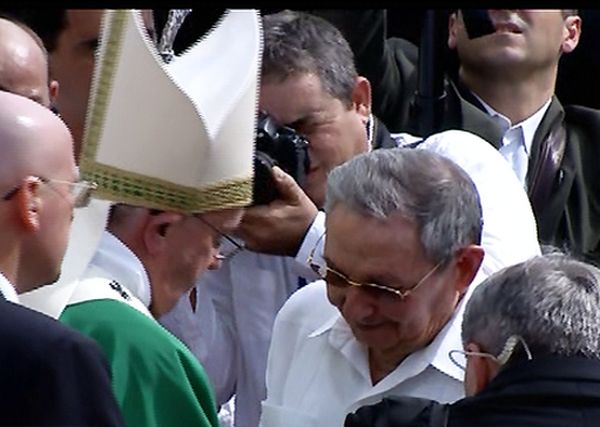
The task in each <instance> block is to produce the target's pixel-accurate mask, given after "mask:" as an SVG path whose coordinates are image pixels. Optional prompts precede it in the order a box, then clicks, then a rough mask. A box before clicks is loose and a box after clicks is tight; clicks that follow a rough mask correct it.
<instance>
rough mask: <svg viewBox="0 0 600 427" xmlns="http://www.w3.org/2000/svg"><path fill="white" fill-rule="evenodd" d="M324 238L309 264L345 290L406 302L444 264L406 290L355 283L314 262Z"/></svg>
mask: <svg viewBox="0 0 600 427" xmlns="http://www.w3.org/2000/svg"><path fill="white" fill-rule="evenodd" d="M323 236H325V234H322V235H321V237H319V239H318V240H317V243H316V244H315V246H314V247H313V248H312V250H311V251H310V254H309V256H308V260H307V263H308V265H309V266H310V268H311V269H312V270H313V271H314V272H315V273H317V274H318V275H319V276H320V277H321V278H322V279H323V280H325V282H327V284H329V285H331V286H333V287H335V288H342V289H343V288H348V287H350V286H355V287H359V288H363V289H371V290H376V291H378V292H379V293H382V294H383V295H390V296H394V297H396V298H400V299H401V300H404V299H406V298H408V297H409V296H410V295H411V294H412V293H413V292H415V291H416V290H417V289H418V288H419V287H420V286H421V285H422V284H423V283H425V282H426V281H427V279H429V278H430V277H431V276H432V275H433V274H434V273H435V272H436V271H437V269H438V268H439V267H440V266H441V265H442V264H443V261H440V262H438V263H437V264H436V265H435V266H434V267H433V268H432V269H431V270H429V272H427V274H425V275H424V276H423V277H422V278H421V280H419V281H418V282H417V283H416V284H414V285H413V286H411V287H409V288H406V289H397V288H393V287H391V286H386V285H380V284H378V283H360V282H355V281H353V280H350V279H349V278H348V277H347V276H346V275H345V274H343V273H340V272H339V271H337V270H334V269H333V268H331V267H328V266H327V265H319V264H317V263H315V262H314V254H315V251H316V249H317V246H318V245H319V242H320V241H321V239H323Z"/></svg>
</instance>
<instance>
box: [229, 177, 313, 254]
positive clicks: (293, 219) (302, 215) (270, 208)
mask: <svg viewBox="0 0 600 427" xmlns="http://www.w3.org/2000/svg"><path fill="white" fill-rule="evenodd" d="M272 172H273V180H274V182H275V185H276V186H277V190H278V192H279V194H280V197H279V198H278V199H276V200H274V201H272V202H271V203H269V204H268V205H260V206H253V207H250V208H246V210H245V212H244V216H243V217H242V222H241V224H240V226H239V227H238V229H237V230H236V234H237V235H238V236H239V237H241V238H242V239H243V240H244V242H245V244H246V248H248V249H250V250H253V251H256V252H262V253H268V254H272V255H287V256H295V255H296V254H297V253H298V250H299V249H300V246H301V245H302V240H303V239H304V235H305V234H306V231H307V230H308V228H309V227H310V225H311V224H312V222H313V221H314V219H315V217H316V216H317V212H318V209H317V207H316V206H315V204H314V203H313V202H312V200H310V198H309V197H308V196H307V195H306V194H305V193H304V191H302V189H301V188H300V186H299V185H298V184H297V183H296V181H294V179H293V178H292V177H291V176H290V175H288V174H287V173H285V172H284V171H283V170H282V169H280V168H279V167H277V166H274V167H273V169H272Z"/></svg>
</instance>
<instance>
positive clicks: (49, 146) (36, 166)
mask: <svg viewBox="0 0 600 427" xmlns="http://www.w3.org/2000/svg"><path fill="white" fill-rule="evenodd" d="M0 152H1V153H2V156H0V233H1V234H2V239H0V254H1V255H0V295H1V297H0V342H2V350H0V396H2V398H1V399H0V425H10V426H15V425H36V426H42V425H43V426H46V425H48V426H50V425H52V426H58V425H60V426H92V425H93V426H121V425H123V421H122V418H121V414H120V412H119V410H118V407H117V404H116V402H115V399H114V397H113V393H112V389H111V382H110V372H109V370H108V366H107V364H106V361H105V359H104V356H103V355H102V353H101V352H100V351H99V349H98V347H97V345H96V344H95V343H94V342H92V341H91V340H89V339H87V338H85V337H83V336H82V335H80V334H78V333H76V332H75V331H73V330H72V329H70V328H67V327H65V326H63V325H61V324H60V323H58V322H57V321H55V320H53V319H51V318H49V317H47V316H44V315H42V314H40V313H37V312H35V311H32V310H29V309H27V308H24V307H22V306H20V305H18V304H17V301H18V297H17V295H16V294H18V293H22V292H25V291H28V290H31V289H34V288H36V287H39V286H42V285H45V284H49V283H52V282H54V281H55V280H56V279H57V277H58V276H59V274H60V266H61V260H62V257H63V255H64V252H65V249H66V246H67V240H68V235H69V228H70V224H71V219H72V215H73V207H74V206H82V205H83V204H84V203H85V200H86V198H87V197H88V196H89V192H90V189H91V188H93V186H91V185H90V184H89V183H85V182H79V181H78V179H77V168H76V167H75V162H74V158H73V140H72V139H71V135H70V133H69V131H68V130H67V128H66V126H65V125H64V123H63V122H62V121H61V120H60V119H59V118H58V117H57V116H55V115H54V114H52V112H51V111H50V110H49V109H47V108H44V107H43V106H41V105H39V104H37V103H35V102H34V101H31V100H29V99H26V98H25V97H22V96H19V95H14V94H11V93H8V92H0ZM15 291H16V292H15Z"/></svg>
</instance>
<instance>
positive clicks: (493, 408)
mask: <svg viewBox="0 0 600 427" xmlns="http://www.w3.org/2000/svg"><path fill="white" fill-rule="evenodd" d="M599 420H600V361H598V360H590V359H584V358H579V357H571V358H559V357H556V358H555V357H551V356H550V357H542V358H538V359H535V358H534V359H533V360H531V361H527V362H523V363H520V364H517V365H515V366H512V367H505V368H504V369H502V370H501V371H500V373H499V374H498V375H497V376H496V377H495V378H494V379H493V380H492V381H491V382H490V384H488V386H487V387H486V388H485V389H484V390H483V391H482V392H481V393H479V394H478V395H476V396H473V397H469V398H465V399H461V400H459V401H457V402H455V403H453V404H450V405H441V404H439V403H437V402H433V401H429V400H427V399H415V398H398V399H395V400H392V399H388V400H384V401H382V402H380V403H378V404H375V405H371V406H365V407H363V408H360V409H359V410H358V411H357V412H356V413H355V414H351V415H348V417H347V418H346V423H345V427H367V426H369V427H509V426H510V427H517V426H518V427H567V426H568V427H596V426H598V424H599V423H600V421H599Z"/></svg>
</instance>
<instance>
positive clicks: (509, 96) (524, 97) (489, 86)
mask: <svg viewBox="0 0 600 427" xmlns="http://www.w3.org/2000/svg"><path fill="white" fill-rule="evenodd" d="M460 78H461V81H462V82H463V84H464V85H465V86H466V87H467V88H468V89H469V90H471V91H472V92H473V93H475V94H476V95H477V96H479V97H480V98H481V99H483V100H484V101H485V102H486V103H487V104H488V105H489V106H490V107H492V108H493V109H494V110H496V111H497V112H499V113H501V114H502V115H504V116H506V117H508V118H509V119H510V121H511V123H512V124H516V123H520V122H522V121H523V120H525V119H527V118H529V117H531V116H532V115H533V114H534V113H535V112H536V111H538V110H539V109H540V108H541V107H542V106H543V105H544V103H546V102H547V101H548V99H550V98H551V97H552V95H553V94H554V87H555V84H556V71H555V70H552V71H548V72H546V73H544V74H543V73H535V74H532V75H531V76H530V77H528V78H526V79H524V78H510V76H509V77H507V78H505V79H502V78H497V79H489V76H486V77H485V78H482V76H481V75H478V74H477V73H470V72H467V71H466V70H464V69H461V70H460Z"/></svg>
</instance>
